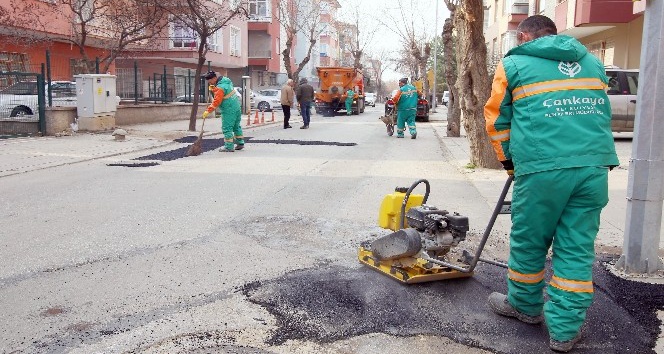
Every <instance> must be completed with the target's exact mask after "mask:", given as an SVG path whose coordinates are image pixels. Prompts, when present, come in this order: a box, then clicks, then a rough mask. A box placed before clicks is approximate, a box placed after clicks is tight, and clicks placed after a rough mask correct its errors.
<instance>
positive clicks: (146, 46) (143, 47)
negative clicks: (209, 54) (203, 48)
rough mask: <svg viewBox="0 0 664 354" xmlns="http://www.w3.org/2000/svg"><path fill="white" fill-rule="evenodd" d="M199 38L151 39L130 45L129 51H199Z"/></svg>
mask: <svg viewBox="0 0 664 354" xmlns="http://www.w3.org/2000/svg"><path fill="white" fill-rule="evenodd" d="M198 43H199V42H198V39H197V38H182V37H171V38H163V37H162V38H151V39H150V40H144V41H142V42H139V43H134V44H132V45H130V47H129V48H127V49H128V50H134V51H137V50H140V51H155V52H162V51H197V50H198Z"/></svg>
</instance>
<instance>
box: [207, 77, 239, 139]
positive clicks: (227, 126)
mask: <svg viewBox="0 0 664 354" xmlns="http://www.w3.org/2000/svg"><path fill="white" fill-rule="evenodd" d="M203 78H205V80H207V82H208V84H209V85H210V90H211V91H212V93H213V94H214V100H213V101H212V103H211V104H210V105H209V106H208V108H207V109H206V110H205V112H203V118H206V117H207V116H208V115H209V114H210V113H211V112H212V111H214V110H215V109H216V108H217V107H219V106H220V105H221V118H222V120H221V131H222V132H223V133H224V147H223V148H221V149H219V151H221V152H234V151H235V150H242V149H243V148H244V136H243V135H242V126H241V125H240V119H241V117H242V109H241V106H240V101H239V100H238V97H237V94H236V93H235V88H234V87H233V82H232V81H231V79H229V78H227V77H226V76H223V77H222V78H221V79H219V78H218V77H217V74H216V73H215V72H214V71H209V72H208V73H206V74H205V75H203Z"/></svg>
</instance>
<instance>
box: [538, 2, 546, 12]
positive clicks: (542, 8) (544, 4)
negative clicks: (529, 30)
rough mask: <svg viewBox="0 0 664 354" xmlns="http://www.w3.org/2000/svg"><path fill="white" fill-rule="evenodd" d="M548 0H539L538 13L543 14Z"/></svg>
mask: <svg viewBox="0 0 664 354" xmlns="http://www.w3.org/2000/svg"><path fill="white" fill-rule="evenodd" d="M545 1H546V0H539V1H538V2H537V13H539V14H541V13H543V12H544V9H546V7H545V6H546V2H545Z"/></svg>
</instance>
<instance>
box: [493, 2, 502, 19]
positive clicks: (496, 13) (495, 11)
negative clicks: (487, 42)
mask: <svg viewBox="0 0 664 354" xmlns="http://www.w3.org/2000/svg"><path fill="white" fill-rule="evenodd" d="M499 4H500V2H499V1H498V0H495V1H494V2H493V23H496V22H498V12H500V9H499V8H498V5H499Z"/></svg>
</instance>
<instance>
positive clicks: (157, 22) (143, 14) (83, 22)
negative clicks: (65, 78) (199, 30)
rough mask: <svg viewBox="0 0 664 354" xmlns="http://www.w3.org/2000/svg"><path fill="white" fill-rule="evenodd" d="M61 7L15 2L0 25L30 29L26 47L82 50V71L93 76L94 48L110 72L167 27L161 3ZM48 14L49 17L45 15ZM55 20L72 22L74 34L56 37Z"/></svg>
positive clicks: (121, 0) (94, 1)
mask: <svg viewBox="0 0 664 354" xmlns="http://www.w3.org/2000/svg"><path fill="white" fill-rule="evenodd" d="M58 3H59V4H58V5H57V6H48V7H45V5H44V4H39V3H36V2H29V1H25V0H11V1H10V2H9V5H8V6H3V7H2V9H0V21H2V22H3V23H4V24H5V25H7V26H9V27H16V28H20V27H26V24H27V27H28V28H29V29H30V30H31V31H23V32H21V33H20V34H19V35H18V36H11V37H13V38H14V39H15V40H17V41H20V42H23V43H26V42H27V43H28V44H31V43H39V42H64V43H71V44H72V45H73V46H75V47H76V48H78V52H79V54H80V56H81V58H82V64H83V67H82V69H81V70H82V71H84V72H87V73H90V72H93V70H94V66H93V63H94V61H93V59H94V58H92V56H91V55H90V48H98V49H101V51H102V53H103V56H102V57H101V58H100V63H101V64H102V67H101V71H102V72H107V71H108V69H109V67H110V66H111V65H112V64H113V62H114V61H115V59H116V58H117V57H118V55H120V53H122V51H124V50H125V49H126V48H127V47H129V46H131V45H132V44H138V43H141V42H143V41H146V40H149V39H151V38H153V37H155V35H156V34H158V33H159V32H161V30H162V29H163V28H164V26H165V25H166V24H165V23H164V22H163V21H161V18H162V17H163V16H162V13H163V12H162V9H161V8H160V7H159V6H157V3H158V1H157V0H60V1H59V2H58ZM45 13H46V14H47V15H45ZM54 19H61V20H64V21H66V22H71V24H72V27H71V32H70V33H65V34H55V35H53V34H52V33H51V32H52V31H51V30H50V27H49V26H51V23H52V21H53V20H54Z"/></svg>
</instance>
